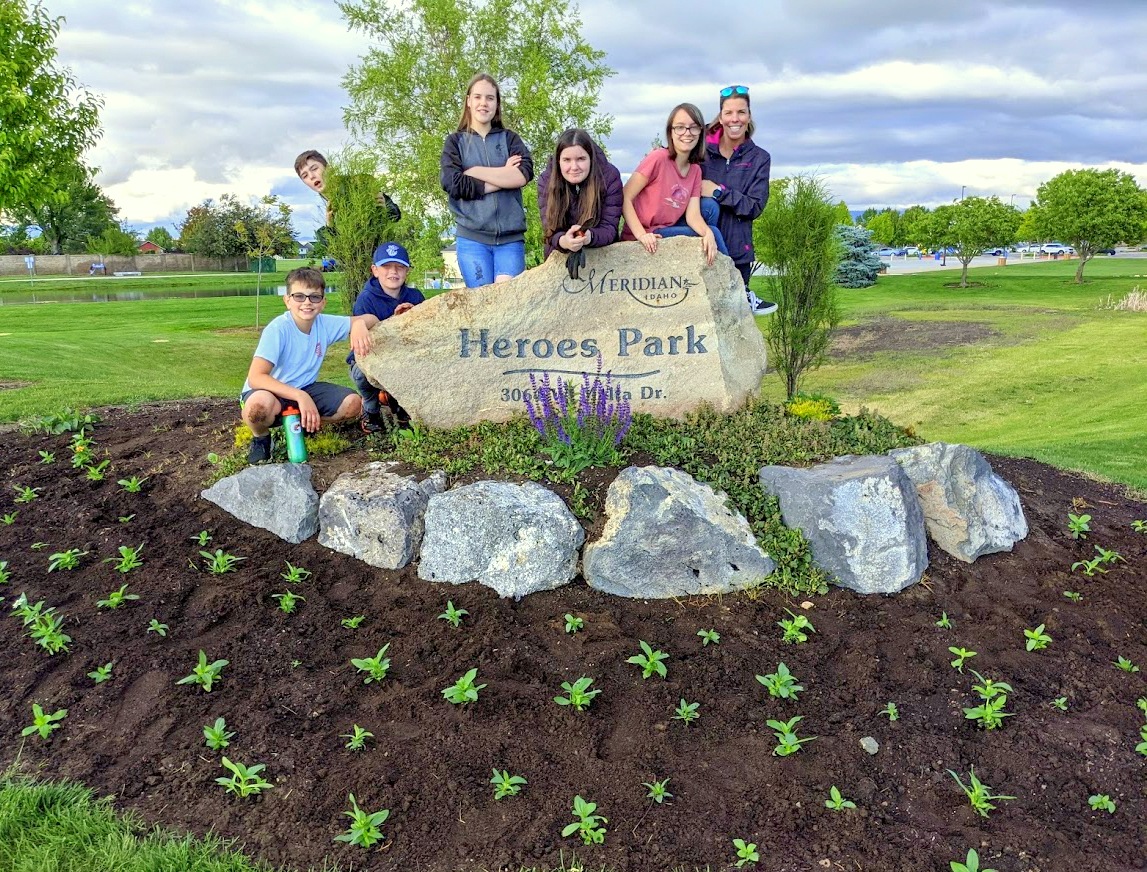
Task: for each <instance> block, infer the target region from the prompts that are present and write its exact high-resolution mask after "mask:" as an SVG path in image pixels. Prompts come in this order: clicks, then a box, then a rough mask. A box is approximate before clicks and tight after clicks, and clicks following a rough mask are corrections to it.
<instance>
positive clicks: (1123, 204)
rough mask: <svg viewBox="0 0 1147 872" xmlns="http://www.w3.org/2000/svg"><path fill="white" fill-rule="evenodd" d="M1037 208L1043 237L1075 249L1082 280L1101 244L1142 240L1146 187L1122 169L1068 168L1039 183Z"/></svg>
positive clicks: (1078, 281) (1146, 218) (1146, 210)
mask: <svg viewBox="0 0 1147 872" xmlns="http://www.w3.org/2000/svg"><path fill="white" fill-rule="evenodd" d="M1033 210H1034V212H1035V216H1034V223H1035V226H1036V228H1037V230H1038V231H1039V233H1040V235H1041V236H1044V237H1045V238H1048V239H1058V240H1060V241H1062V242H1065V243H1067V244H1069V245H1071V246H1073V247H1074V248H1075V253H1076V254H1078V255H1079V266H1078V267H1077V268H1076V270H1075V283H1076V284H1077V285H1078V284H1082V283H1083V268H1084V266H1085V265H1086V264H1087V262H1088V261H1089V260H1091V258H1093V257H1094V256H1095V253H1096V252H1097V251H1099V249H1101V248H1111V247H1113V246H1114V245H1115V244H1116V243H1118V242H1137V241H1138V240H1139V238H1140V236H1141V235H1142V233H1143V226H1144V223H1145V222H1147V192H1145V191H1144V190H1143V189H1142V188H1140V187H1139V185H1138V183H1137V182H1136V181H1135V177H1134V176H1132V175H1130V174H1128V173H1125V172H1122V171H1120V170H1116V169H1109V170H1098V169H1082V170H1067V171H1066V172H1062V173H1060V174H1059V175H1058V176H1056V177H1055V178H1053V179H1049V180H1048V181H1046V182H1044V183H1043V184H1042V185H1040V186H1039V190H1038V191H1037V193H1036V202H1035V204H1034V205H1033Z"/></svg>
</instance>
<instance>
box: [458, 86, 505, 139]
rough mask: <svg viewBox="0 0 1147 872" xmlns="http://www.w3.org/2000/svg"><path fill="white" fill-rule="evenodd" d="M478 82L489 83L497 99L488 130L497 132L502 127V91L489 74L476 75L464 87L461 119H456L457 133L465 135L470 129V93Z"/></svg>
mask: <svg viewBox="0 0 1147 872" xmlns="http://www.w3.org/2000/svg"><path fill="white" fill-rule="evenodd" d="M479 82H489V83H490V84H491V85H493V86H494V96H495V97H497V98H498V108H497V109H495V110H494V117H493V118H491V119H490V129H491V130H498V129H499V128H500V127H501V126H502V89H501V88H499V87H498V83H497V81H495V79H494V77H493V76H491V75H490V74H489V73H478V74H476V75H475V76H474V78H472V79H471V80H470V83H469V84H468V85H467V86H466V97H465V98H464V99H463V100H462V117H461V118H459V119H458V131H459V132H461V133H465V132H466V131H467V130H469V129H470V103H469V100H470V92H471V91H472V90H474V86H475V85H477V84H478V83H479Z"/></svg>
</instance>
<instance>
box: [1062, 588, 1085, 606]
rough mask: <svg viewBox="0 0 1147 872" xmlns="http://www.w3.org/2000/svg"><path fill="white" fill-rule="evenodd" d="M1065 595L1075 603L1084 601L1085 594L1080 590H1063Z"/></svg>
mask: <svg viewBox="0 0 1147 872" xmlns="http://www.w3.org/2000/svg"><path fill="white" fill-rule="evenodd" d="M1063 595H1064V596H1065V597H1066V598H1067V599H1069V600H1071V601H1072V602H1073V603H1081V602H1083V594H1081V593H1080V592H1079V591H1077V590H1065V591H1064V592H1063Z"/></svg>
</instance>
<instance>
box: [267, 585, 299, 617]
mask: <svg viewBox="0 0 1147 872" xmlns="http://www.w3.org/2000/svg"><path fill="white" fill-rule="evenodd" d="M271 599H275V600H278V601H279V611H281V612H282V613H283V614H284V615H291V614H294V612H295V609H297V608H298V607H299V603H305V602H306V601H307V598H306V597H305V596H300V595H299V594H297V593H295V592H294V591H290V590H288V591H286V592H284V593H273V594H271Z"/></svg>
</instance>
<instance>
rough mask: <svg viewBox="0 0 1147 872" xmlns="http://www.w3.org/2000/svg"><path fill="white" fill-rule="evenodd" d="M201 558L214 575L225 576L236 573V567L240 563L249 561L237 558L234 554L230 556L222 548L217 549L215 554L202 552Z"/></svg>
mask: <svg viewBox="0 0 1147 872" xmlns="http://www.w3.org/2000/svg"><path fill="white" fill-rule="evenodd" d="M199 556H200V557H202V558H203V559H204V561H205V562H206V565H205V567H204V568H205V569H206V570H207V571H208V572H210V573H211V574H212V575H223V574H224V573H226V572H234V571H235V567H237V566H238V565H239V561H240V560H246V559H247V558H246V557H236V556H235V555H234V554H228V553H227V552H226V551H224V550H223V549H222V548H216V549H215V553H212V552H210V551H200V552H199Z"/></svg>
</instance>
